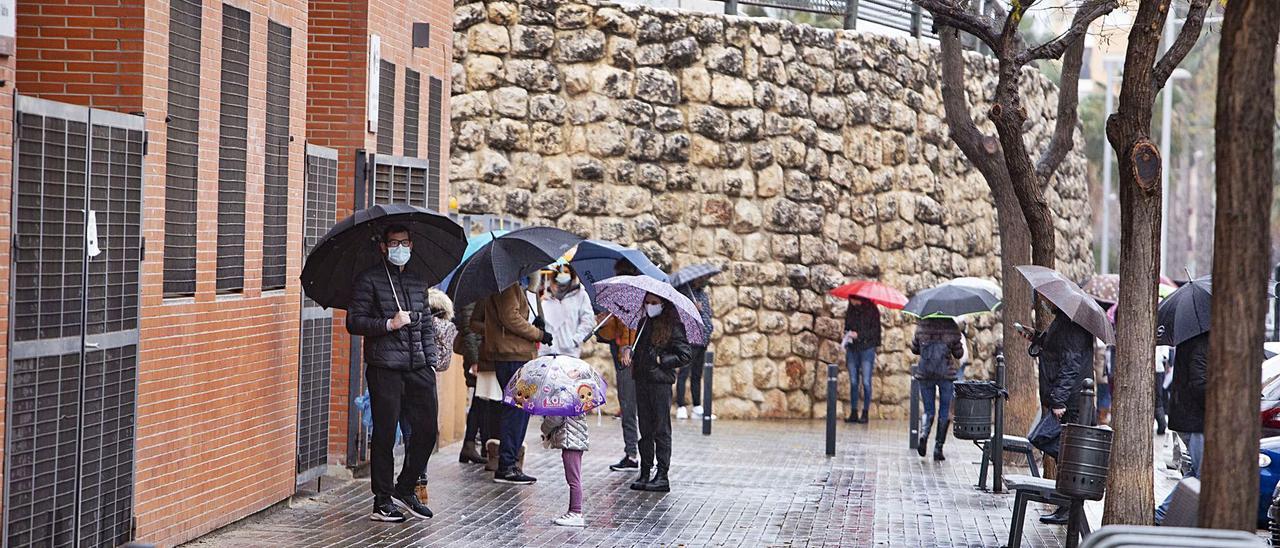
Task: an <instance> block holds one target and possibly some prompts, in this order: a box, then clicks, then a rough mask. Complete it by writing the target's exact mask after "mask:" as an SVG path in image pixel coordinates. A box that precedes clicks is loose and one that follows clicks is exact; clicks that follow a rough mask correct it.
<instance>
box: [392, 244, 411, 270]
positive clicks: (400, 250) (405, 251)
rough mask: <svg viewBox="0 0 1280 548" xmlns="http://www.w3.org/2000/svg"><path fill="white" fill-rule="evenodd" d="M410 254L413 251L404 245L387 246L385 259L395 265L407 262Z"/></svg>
mask: <svg viewBox="0 0 1280 548" xmlns="http://www.w3.org/2000/svg"><path fill="white" fill-rule="evenodd" d="M412 254H413V251H412V250H411V249H409V248H407V247H404V246H400V247H389V248H387V260H388V261H391V264H393V265H396V266H404V265H407V264H409V256H410V255H412Z"/></svg>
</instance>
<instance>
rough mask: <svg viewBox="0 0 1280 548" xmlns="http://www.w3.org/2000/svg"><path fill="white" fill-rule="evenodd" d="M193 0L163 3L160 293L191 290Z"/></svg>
mask: <svg viewBox="0 0 1280 548" xmlns="http://www.w3.org/2000/svg"><path fill="white" fill-rule="evenodd" d="M200 25H201V3H200V1H199V0H173V1H172V2H170V3H169V105H168V124H167V126H168V131H167V133H166V138H165V143H166V145H165V191H164V209H165V212H164V294H165V296H168V297H174V296H184V295H194V294H195V292H196V199H197V196H196V186H197V180H198V173H197V164H198V161H199V156H200V144H199V142H200Z"/></svg>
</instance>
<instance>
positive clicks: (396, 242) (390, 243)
mask: <svg viewBox="0 0 1280 548" xmlns="http://www.w3.org/2000/svg"><path fill="white" fill-rule="evenodd" d="M401 246H403V247H413V240H409V239H404V240H387V247H401Z"/></svg>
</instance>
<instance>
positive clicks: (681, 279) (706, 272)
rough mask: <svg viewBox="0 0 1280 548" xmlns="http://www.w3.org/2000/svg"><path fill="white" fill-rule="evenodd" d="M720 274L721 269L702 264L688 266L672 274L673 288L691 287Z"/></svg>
mask: <svg viewBox="0 0 1280 548" xmlns="http://www.w3.org/2000/svg"><path fill="white" fill-rule="evenodd" d="M719 273H720V267H718V266H716V265H713V264H710V263H702V264H695V265H690V266H686V267H684V268H681V269H680V270H677V271H675V272H673V273H672V274H671V287H675V288H677V289H679V288H680V287H681V286H685V285H689V284H691V283H693V282H695V281H698V280H701V279H705V278H710V277H712V276H715V275H716V274H719Z"/></svg>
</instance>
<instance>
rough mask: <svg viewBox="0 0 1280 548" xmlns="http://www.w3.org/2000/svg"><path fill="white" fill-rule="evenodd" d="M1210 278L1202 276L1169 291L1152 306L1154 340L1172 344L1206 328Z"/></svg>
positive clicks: (1210, 288)
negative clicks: (1156, 304)
mask: <svg viewBox="0 0 1280 548" xmlns="http://www.w3.org/2000/svg"><path fill="white" fill-rule="evenodd" d="M1212 302H1213V280H1212V279H1211V278H1210V277H1209V276H1205V277H1203V278H1200V279H1198V280H1194V281H1192V282H1190V283H1187V284H1185V285H1183V286H1182V287H1179V288H1178V290H1177V291H1174V292H1173V293H1170V294H1169V296H1168V297H1165V298H1164V301H1163V302H1161V303H1160V308H1158V309H1156V344H1164V345H1169V346H1176V345H1179V344H1182V342H1183V341H1186V340H1187V339H1190V338H1192V337H1195V336H1196V335H1199V334H1201V333H1204V332H1206V331H1208V330H1209V310H1210V308H1209V305H1210V303H1212Z"/></svg>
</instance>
